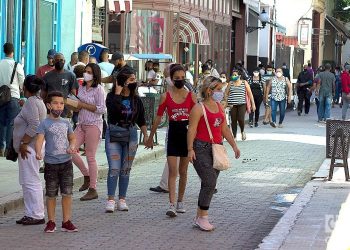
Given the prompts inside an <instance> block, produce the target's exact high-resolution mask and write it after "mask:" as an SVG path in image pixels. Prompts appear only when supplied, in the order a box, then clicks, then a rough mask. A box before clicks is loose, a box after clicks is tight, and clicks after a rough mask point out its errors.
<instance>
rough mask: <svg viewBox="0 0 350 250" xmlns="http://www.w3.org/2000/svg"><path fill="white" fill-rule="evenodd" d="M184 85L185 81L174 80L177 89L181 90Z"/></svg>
mask: <svg viewBox="0 0 350 250" xmlns="http://www.w3.org/2000/svg"><path fill="white" fill-rule="evenodd" d="M184 85H185V80H174V86H175V87H176V88H178V89H181V88H183V86H184Z"/></svg>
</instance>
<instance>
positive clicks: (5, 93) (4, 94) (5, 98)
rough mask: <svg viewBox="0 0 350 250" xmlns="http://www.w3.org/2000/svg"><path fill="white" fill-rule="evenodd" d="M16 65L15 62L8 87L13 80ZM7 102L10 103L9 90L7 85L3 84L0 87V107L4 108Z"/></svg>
mask: <svg viewBox="0 0 350 250" xmlns="http://www.w3.org/2000/svg"><path fill="white" fill-rule="evenodd" d="M17 64H18V63H17V62H15V65H14V66H13V71H12V75H11V81H10V85H11V84H12V82H13V78H14V77H15V73H16V68H17ZM9 101H11V89H10V87H9V86H8V85H7V84H4V85H2V86H1V87H0V107H2V106H4V105H5V104H7V103H8V102H9Z"/></svg>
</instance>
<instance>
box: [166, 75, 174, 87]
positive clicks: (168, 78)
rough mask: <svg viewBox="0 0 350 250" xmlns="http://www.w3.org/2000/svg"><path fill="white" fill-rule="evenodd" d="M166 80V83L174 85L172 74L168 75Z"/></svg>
mask: <svg viewBox="0 0 350 250" xmlns="http://www.w3.org/2000/svg"><path fill="white" fill-rule="evenodd" d="M165 81H166V83H167V84H168V85H169V86H174V84H173V82H172V81H171V78H170V76H168V77H166V78H165Z"/></svg>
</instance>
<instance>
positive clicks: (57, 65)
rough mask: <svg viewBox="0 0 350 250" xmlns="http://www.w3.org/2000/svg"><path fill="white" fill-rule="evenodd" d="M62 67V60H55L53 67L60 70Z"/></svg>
mask: <svg viewBox="0 0 350 250" xmlns="http://www.w3.org/2000/svg"><path fill="white" fill-rule="evenodd" d="M63 67H64V62H62V61H58V62H55V69H56V70H62V69H63Z"/></svg>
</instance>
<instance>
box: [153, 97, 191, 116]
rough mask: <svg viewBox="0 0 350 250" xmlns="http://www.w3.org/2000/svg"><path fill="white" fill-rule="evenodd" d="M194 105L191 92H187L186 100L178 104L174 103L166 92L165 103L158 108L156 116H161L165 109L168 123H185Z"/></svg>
mask: <svg viewBox="0 0 350 250" xmlns="http://www.w3.org/2000/svg"><path fill="white" fill-rule="evenodd" d="M194 105H195V103H194V102H193V100H192V94H191V92H188V94H187V97H186V100H185V101H184V102H183V103H180V104H178V103H176V102H174V100H173V98H171V95H170V93H169V92H167V93H166V98H165V102H164V103H163V104H161V105H159V107H158V112H157V116H162V115H163V113H164V111H165V109H166V110H167V112H168V116H169V120H170V121H187V120H188V118H189V117H190V112H191V109H192V107H193V106H194Z"/></svg>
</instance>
